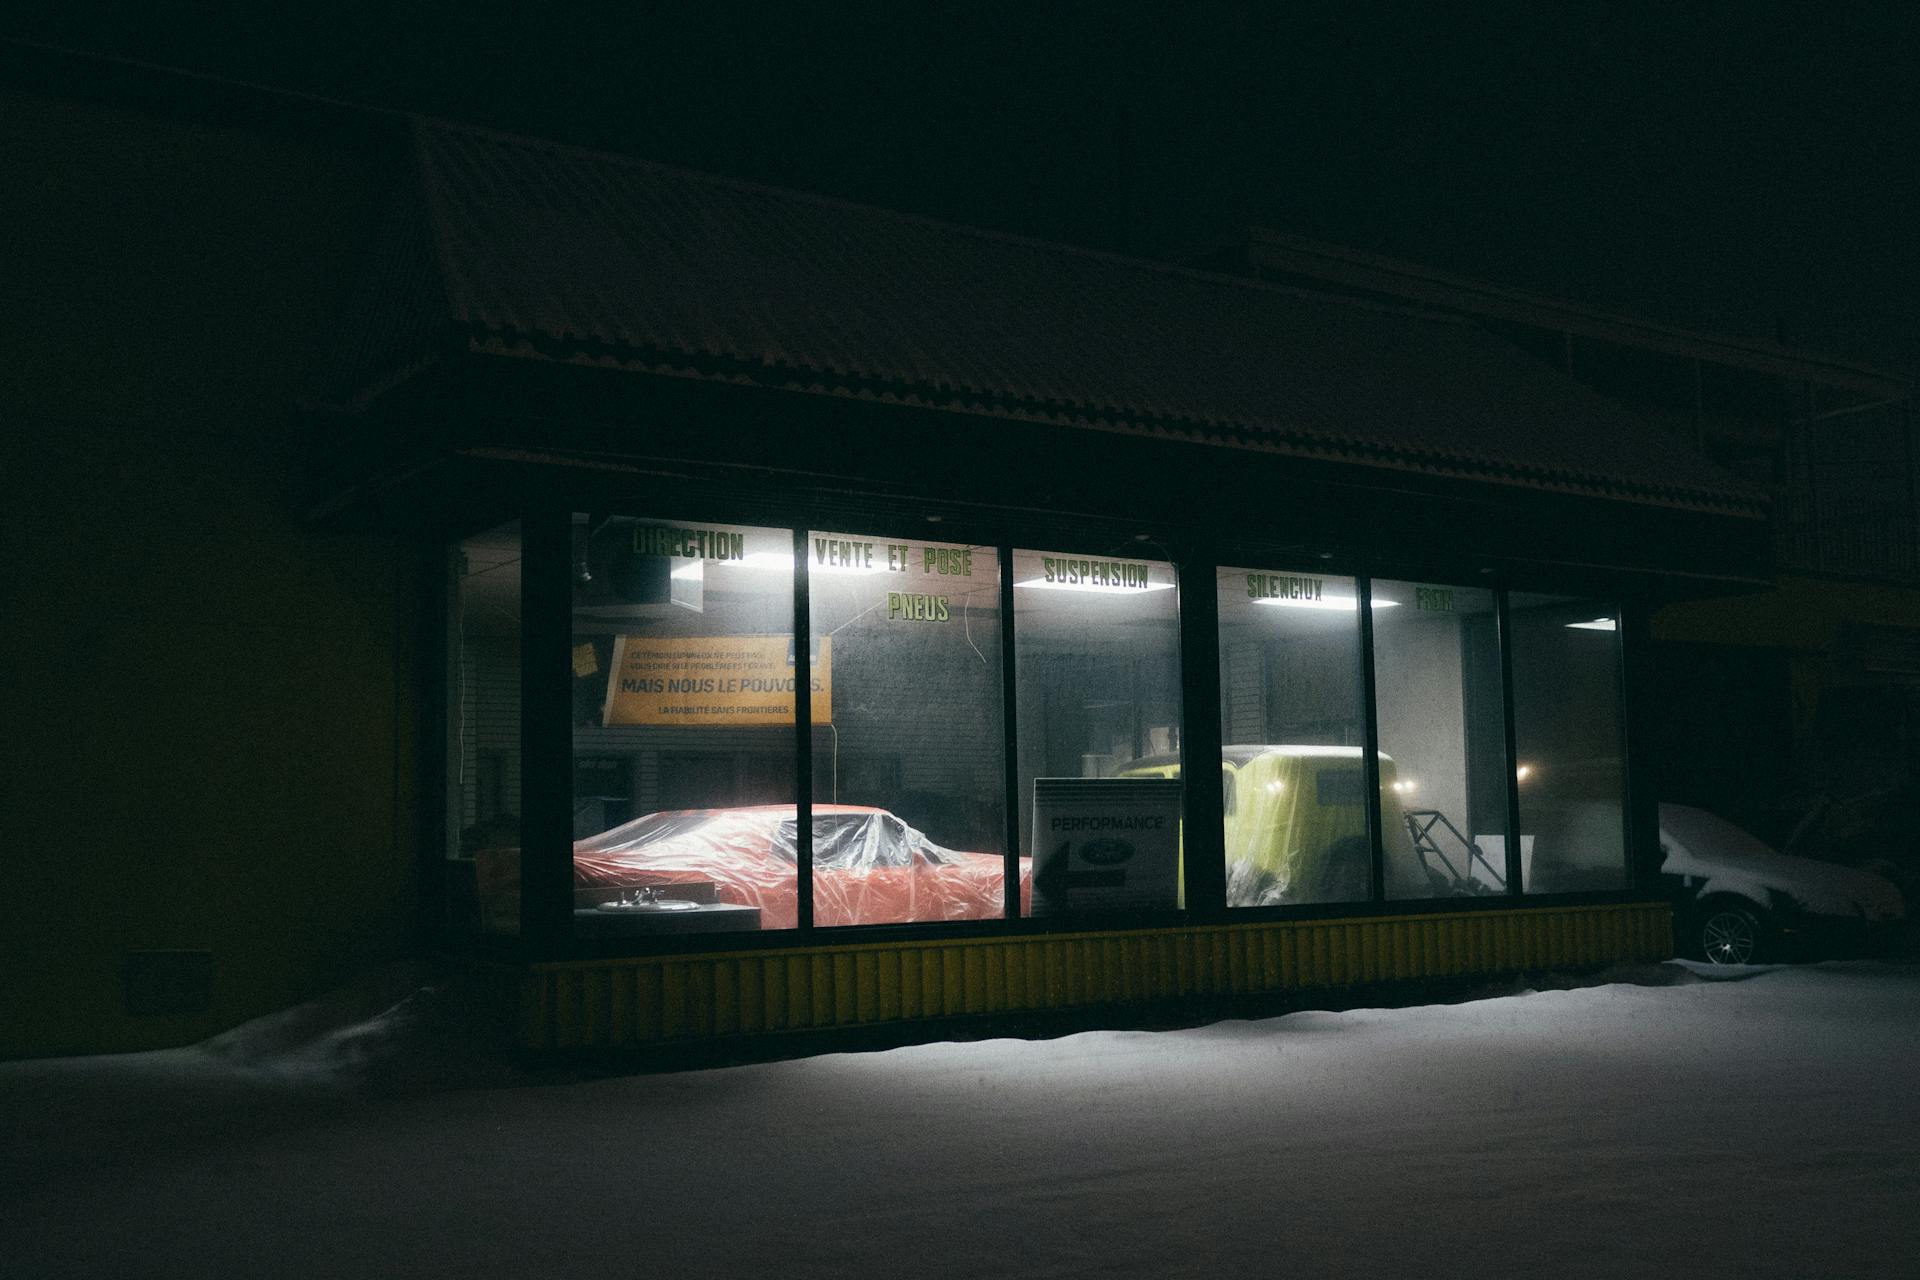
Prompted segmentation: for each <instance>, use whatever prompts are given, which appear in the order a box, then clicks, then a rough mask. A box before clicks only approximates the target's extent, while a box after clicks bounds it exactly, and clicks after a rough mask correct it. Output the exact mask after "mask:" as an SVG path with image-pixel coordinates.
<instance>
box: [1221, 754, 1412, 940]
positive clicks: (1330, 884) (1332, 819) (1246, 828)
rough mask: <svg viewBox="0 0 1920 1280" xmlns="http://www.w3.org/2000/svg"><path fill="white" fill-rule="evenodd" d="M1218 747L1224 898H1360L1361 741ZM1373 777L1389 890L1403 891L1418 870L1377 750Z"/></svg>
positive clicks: (1269, 901) (1251, 901)
mask: <svg viewBox="0 0 1920 1280" xmlns="http://www.w3.org/2000/svg"><path fill="white" fill-rule="evenodd" d="M1225 755H1226V761H1225V763H1226V767H1227V771H1228V775H1229V780H1228V783H1227V794H1226V808H1227V813H1226V843H1227V905H1228V906H1232V907H1271V906H1283V905H1286V904H1289V903H1297V902H1364V901H1366V900H1367V897H1368V894H1369V890H1370V882H1371V879H1372V868H1371V862H1372V853H1371V849H1370V847H1369V842H1368V840H1367V813H1366V784H1365V780H1364V774H1363V772H1362V769H1361V764H1362V761H1361V752H1360V748H1358V747H1319V746H1296V745H1274V746H1247V747H1241V746H1231V747H1228V748H1226V752H1225ZM1380 780H1381V788H1382V790H1381V797H1380V819H1381V825H1382V827H1383V828H1384V830H1383V831H1382V835H1383V837H1384V839H1385V846H1386V855H1387V860H1386V861H1387V866H1386V870H1387V880H1388V884H1389V889H1390V891H1391V890H1393V889H1394V888H1400V889H1402V890H1409V889H1411V888H1412V887H1413V886H1414V885H1417V884H1419V883H1421V879H1420V869H1419V865H1418V863H1417V861H1416V860H1415V858H1414V855H1413V850H1412V846H1411V843H1410V842H1409V840H1408V838H1407V833H1406V825H1405V821H1404V819H1403V818H1402V817H1401V812H1400V805H1399V803H1398V802H1397V800H1396V799H1395V796H1394V792H1393V789H1392V788H1393V780H1394V765H1393V761H1392V760H1391V759H1389V758H1387V757H1386V756H1382V757H1381V758H1380Z"/></svg>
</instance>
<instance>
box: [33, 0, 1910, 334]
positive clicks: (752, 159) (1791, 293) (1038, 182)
mask: <svg viewBox="0 0 1920 1280" xmlns="http://www.w3.org/2000/svg"><path fill="white" fill-rule="evenodd" d="M48 8H49V9H50V10H57V12H50V13H49V14H48V15H44V16H41V17H33V16H15V17H11V18H8V19H5V20H3V22H4V29H5V30H7V31H9V32H11V33H13V34H18V35H22V36H27V37H31V38H36V39H42V40H47V41H51V42H55V43H59V44H62V45H66V46H70V47H77V48H85V49H93V50H100V51H104V52H109V53H112V54H116V55H120V56H126V57H133V58H139V59H143V60H146V61H151V62H155V63H161V64H165V65H170V66H182V67H189V68H194V69H198V70H203V71H207V72H212V73H215V74H219V75H223V76H230V77H234V78H239V79H246V80H253V81H261V82H265V83H270V84H276V85H284V86H288V87H293V88H298V89H302V90H306V91H311V92H317V93H321V94H325V95H329V96H334V97H340V98H345V99H349V100H352V101H356V102H364V103H370V104H375V105H381V106H391V107H401V108H406V109H413V110H421V111H426V112H429V113H432V114H438V115H445V116H450V117H453V118H457V119H463V120H470V121H475V122H479V123H484V124H489V125H494V126H497V127H501V128H505V129H510V130H514V131H518V132H524V133H531V134H538V135H543V136H548V137H555V138H560V139H565V140H569V141H578V142H583V143H587V144H591V145H597V146H605V147H608V148H611V149H616V150H622V151H627V152H631V153H634V154H638V155H643V156H647V157H650V158H654V159H659V160H665V161H669V162H672V163H676V164H683V165H687V166H690V167H694V168H700V169H708V170H714V171H718V172H723V173H731V174H736V175H740V176H744V177H751V178H758V179H762V180H766V181H770V182H775V183H779V184H783V185H789V186H796V187H801V188H806V189H810V190H816V191H823V192H827V193H830V194H835V195H842V196H846V197H849V198H853V199H857V200H864V201H870V202H873V203H877V204H883V205H889V206H893V207H897V208H904V209H909V210H913V211H916V212H923V213H930V214H936V215H939V216H943V217H949V218H953V219H955V220H958V221H964V222H972V223H979V224H984V225H988V226H994V227H1000V228H1005V229H1009V230H1015V231H1021V232H1027V233H1031V234H1036V235H1041V236H1046V237H1050V238H1055V239H1063V240H1069V241H1074V242H1077V243H1083V244H1091V245H1097V246H1101V247H1108V248H1121V249H1126V250H1129V251H1132V252H1138V253H1144V254H1150V255H1157V256H1170V257H1171V256H1181V255H1184V254H1189V253H1192V252H1195V251H1197V250H1201V249H1204V248H1207V247H1211V246H1214V245H1218V244H1221V243H1224V242H1226V241H1228V240H1230V239H1232V238H1233V237H1234V236H1235V235H1236V234H1237V233H1239V232H1240V231H1242V230H1243V229H1244V227H1245V226H1246V225H1247V224H1249V223H1260V224H1264V225H1269V226H1274V227H1278V228H1282V229H1286V230H1291V231H1295V232H1299V233H1303V234H1307V235H1311V236H1314V237H1317V238H1320V239H1325V240H1330V241H1334V242H1338V243H1343V244H1348V245H1352V246H1355V247H1358V248H1363V249H1370V250H1373V251H1376V252H1381V253H1386V254H1390V255H1394V256H1398V257H1404V258H1408V259H1412V260H1415V261H1422V262H1428V263H1431V264H1434V265H1437V266H1444V267H1450V268H1453V269H1455V270H1460V271H1464V272H1467V273H1469V274H1473V275H1477V276H1481V277H1483V278H1487V279H1491V280H1495V281H1499V282H1503V283H1508V284H1512V285H1516V286H1520V287H1523V288H1529V289H1535V290H1539V291H1542V292H1546V293H1551V294H1556V295H1560V296H1565V297H1569V298H1573V299H1576V300H1579V301H1583V302H1587V303H1589V304H1593V305H1597V306H1603V307H1608V308H1615V309H1620V310H1626V311H1630V312H1634V313H1638V314H1642V315H1646V316H1649V317H1652V318H1656V319H1664V320H1668V321H1671V322H1674V323H1679V324H1683V325H1687V326H1691V327H1696V328H1702V329H1707V330H1709V331H1714V332H1726V333H1734V334H1741V335H1746V336H1753V337H1766V338H1771V337H1774V336H1776V332H1778V333H1780V334H1783V335H1784V337H1785V338H1786V340H1787V341H1788V342H1790V343H1792V344H1794V345H1800V346H1806V347H1810V348H1813V349H1816V350H1829V351H1833V352H1835V353H1838V354H1843V355H1852V356H1854V357H1856V358H1858V359H1862V360H1866V361H1870V362H1875V363H1879V364H1882V365H1886V366H1891V367H1896V368H1901V369H1905V370H1909V371H1913V370H1916V369H1920V240H1917V238H1916V235H1915V232H1914V230H1913V226H1914V220H1915V213H1916V209H1915V199H1914V193H1915V191H1916V190H1920V142H1917V141H1916V137H1915V132H1916V129H1915V126H1916V123H1917V122H1920V6H1913V5H1911V4H1906V3H1885V2H1883V0H1866V2H1862V3H1848V4H1821V3H1815V2H1812V0H1809V2H1808V3H1806V4H1803V5H1787V4H1778V3H1762V2H1754V3H1735V2H1733V0H1721V2H1720V3H1704V4H1685V3H1667V4H1653V5H1625V4H1615V3H1601V2H1599V0H1589V2H1586V3H1565V4H1555V3H1538V2H1536V3H1521V2H1517V0H1476V3H1474V4H1471V5H1452V6H1437V5H1427V6H1411V5H1407V6H1401V5H1363V4H1358V3H1337V2H1308V3H1257V2H1255V0H1241V2H1239V3H1233V2H1223V3H1193V4H1148V3H1140V2H1135V3H1114V4H1091V3H1072V4H1032V3H1029V4H1020V5H999V4H906V3H899V2H896V3H886V4H876V3H871V2H870V0H859V2H850V3H842V4H834V5H816V6H797V5H796V6H773V5H766V6H751V7H743V6H727V5H719V4H698V5H696V4H685V5H630V6H608V7H605V8H604V9H603V8H600V7H592V6H589V7H584V8H583V7H579V6H575V7H571V8H568V7H563V6H556V5H552V4H546V3H537V2H536V0H526V2H525V3H523V4H521V5H519V6H512V7H509V6H505V5H500V4H497V3H493V4H467V5H456V4H428V3H423V2H421V0H411V2H408V3H399V4H393V3H373V2H371V0H347V2H345V3H339V4H333V5H325V6H321V5H314V6H311V7H310V8H308V9H306V10H304V11H303V10H296V9H290V8H289V7H287V6H284V5H283V6H278V7H275V6H272V5H266V4H260V3H252V4H249V3H237V2H234V0H222V2H220V3H213V4H202V5H196V6H192V7H191V8H190V9H189V8H187V7H185V6H172V5H161V4H153V3H138V2H137V0H126V2H122V3H102V2H99V0H77V2H76V3H73V4H69V5H62V6H48Z"/></svg>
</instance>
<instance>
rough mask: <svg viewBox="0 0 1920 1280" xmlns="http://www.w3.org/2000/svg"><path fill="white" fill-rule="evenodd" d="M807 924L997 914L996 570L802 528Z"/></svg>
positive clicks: (954, 549)
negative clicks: (810, 711)
mask: <svg viewBox="0 0 1920 1280" xmlns="http://www.w3.org/2000/svg"><path fill="white" fill-rule="evenodd" d="M807 548H808V559H807V574H808V578H807V583H808V600H809V606H810V607H809V612H810V614H811V618H812V650H813V655H814V676H815V679H816V680H817V681H818V682H819V683H820V684H821V686H822V693H821V694H820V695H819V696H817V697H816V698H815V700H814V704H813V705H814V716H813V745H814V761H813V813H814V852H813V868H814V870H813V903H814V908H813V910H814V922H815V923H816V924H819V925H822V926H827V925H849V924H900V923H907V922H913V921H937V920H978V919H999V918H1000V917H1002V916H1003V915H1004V914H1005V892H1004V885H1005V880H1006V861H1005V857H1006V829H1007V826H1006V799H1005V792H1006V766H1005V763H1004V760H1005V738H1004V734H1003V732H1002V727H1001V706H1002V702H1001V697H1002V695H1001V662H1000V561H999V555H998V553H997V552H996V551H995V550H994V548H992V547H978V546H966V545H958V544H952V543H944V542H917V541H907V540H901V539H892V538H883V537H875V536H871V535H864V534H852V533H835V532H822V531H818V530H816V531H813V532H810V533H809V534H808V536H807Z"/></svg>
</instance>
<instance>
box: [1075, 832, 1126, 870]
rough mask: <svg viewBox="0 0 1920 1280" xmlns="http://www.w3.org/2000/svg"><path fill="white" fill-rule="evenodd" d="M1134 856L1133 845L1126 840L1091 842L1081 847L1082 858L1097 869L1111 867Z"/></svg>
mask: <svg viewBox="0 0 1920 1280" xmlns="http://www.w3.org/2000/svg"><path fill="white" fill-rule="evenodd" d="M1132 856H1133V845H1132V843H1130V842H1129V841H1126V840H1114V839H1111V838H1109V839H1106V840H1089V841H1087V842H1086V843H1085V844H1083V845H1081V846H1080V857H1081V859H1082V860H1083V861H1086V862H1091V863H1092V864H1093V865H1094V866H1096V867H1111V866H1114V865H1115V864H1117V863H1121V862H1125V861H1126V860H1127V859H1128V858H1131V857H1132Z"/></svg>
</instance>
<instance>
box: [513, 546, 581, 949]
mask: <svg viewBox="0 0 1920 1280" xmlns="http://www.w3.org/2000/svg"><path fill="white" fill-rule="evenodd" d="M520 540H521V541H520V558H521V559H520V568H521V573H520V761H521V773H520V786H521V794H520V822H521V830H520V931H521V937H522V939H523V940H524V942H525V943H526V945H527V947H528V949H529V950H530V951H531V952H533V953H534V954H536V955H537V954H543V953H551V952H552V951H554V950H555V949H556V948H557V947H558V945H559V944H560V943H562V942H563V941H564V940H565V939H567V937H568V936H569V935H570V933H571V931H572V927H573V862H572V857H571V854H572V851H573V725H572V707H573V672H572V667H571V665H570V664H569V662H568V651H569V649H570V647H571V645H572V641H573V632H572V610H573V596H572V590H573V588H572V582H573V577H572V568H573V533H572V529H571V526H570V524H569V517H568V513H566V512H553V511H544V510H542V511H532V512H527V513H526V514H524V515H523V516H522V518H521V525H520Z"/></svg>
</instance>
